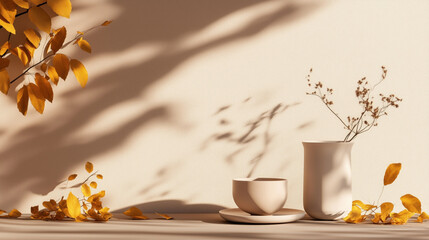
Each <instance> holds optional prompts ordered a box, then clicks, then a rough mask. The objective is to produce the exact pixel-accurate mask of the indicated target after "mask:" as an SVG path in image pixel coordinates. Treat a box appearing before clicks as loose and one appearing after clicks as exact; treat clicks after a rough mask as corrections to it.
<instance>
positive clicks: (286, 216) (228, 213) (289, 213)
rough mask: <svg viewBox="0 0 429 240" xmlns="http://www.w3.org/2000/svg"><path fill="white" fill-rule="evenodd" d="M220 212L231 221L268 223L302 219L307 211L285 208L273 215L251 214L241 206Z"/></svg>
mask: <svg viewBox="0 0 429 240" xmlns="http://www.w3.org/2000/svg"><path fill="white" fill-rule="evenodd" d="M219 214H220V215H221V216H222V217H223V218H224V219H225V220H227V221H231V222H239V223H256V224H268V223H288V222H295V221H297V220H300V219H302V218H303V217H304V215H305V212H304V211H302V210H298V209H290V208H283V209H281V210H279V211H278V212H276V213H274V214H273V215H268V216H261V215H251V214H249V213H247V212H244V211H242V210H241V209H239V208H229V209H223V210H220V211H219Z"/></svg>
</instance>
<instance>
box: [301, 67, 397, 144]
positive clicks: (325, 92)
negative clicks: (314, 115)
mask: <svg viewBox="0 0 429 240" xmlns="http://www.w3.org/2000/svg"><path fill="white" fill-rule="evenodd" d="M381 69H382V74H381V80H380V81H379V82H377V83H376V84H375V85H374V86H372V87H370V86H369V83H368V81H367V80H366V77H363V78H362V79H360V80H358V81H357V87H356V91H355V94H356V97H357V99H358V103H359V105H360V106H361V107H362V112H361V113H360V114H359V115H357V116H347V118H346V119H343V118H341V117H340V116H339V114H338V113H336V112H335V111H334V110H333V109H332V105H333V104H334V102H333V101H332V100H330V99H329V96H331V95H332V94H333V92H334V90H333V89H332V88H328V87H327V88H323V84H322V83H321V82H317V83H314V82H312V81H311V79H310V77H311V73H312V71H313V69H310V73H309V74H308V75H307V78H306V79H307V85H308V87H309V88H311V89H312V90H313V91H311V92H307V95H313V96H316V97H318V98H319V99H320V100H321V101H322V102H323V103H324V104H325V106H326V107H327V108H328V109H329V111H330V112H331V113H333V114H334V115H335V117H336V118H337V119H338V120H339V121H340V122H341V123H342V124H343V126H344V128H345V129H347V131H348V133H347V135H346V136H345V138H344V140H343V141H344V142H350V141H352V140H353V139H355V138H356V137H357V136H358V135H359V134H362V133H364V132H367V131H369V130H370V129H371V128H372V127H375V126H377V125H378V119H379V118H380V117H382V116H385V115H387V109H389V108H391V107H394V108H398V107H399V102H401V101H402V99H401V98H398V97H396V96H395V95H394V94H389V95H384V94H381V93H380V94H379V100H380V105H375V103H374V96H373V95H372V93H373V91H374V89H375V88H376V87H377V86H378V85H379V84H380V83H382V82H383V81H384V80H386V76H387V69H386V68H385V67H384V66H382V67H381Z"/></svg>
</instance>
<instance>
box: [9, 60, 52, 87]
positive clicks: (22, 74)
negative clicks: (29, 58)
mask: <svg viewBox="0 0 429 240" xmlns="http://www.w3.org/2000/svg"><path fill="white" fill-rule="evenodd" d="M52 56H54V54H50V55H48V56H46V57H45V58H44V59H42V60H40V61H39V62H37V63H35V64H34V65H32V66H30V67H28V68H27V69H26V70H25V71H24V72H22V73H21V74H19V75H18V77H16V78H14V79H13V80H12V81H10V84H12V83H14V82H15V81H16V80H18V79H19V78H20V77H22V76H24V75H25V74H26V73H27V72H28V71H30V69H32V68H33V67H35V66H37V65H39V64H41V63H42V62H43V61H45V60H46V59H48V58H50V57H52Z"/></svg>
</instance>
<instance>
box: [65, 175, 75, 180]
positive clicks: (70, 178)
mask: <svg viewBox="0 0 429 240" xmlns="http://www.w3.org/2000/svg"><path fill="white" fill-rule="evenodd" d="M76 177H77V174H72V175H70V176H69V177H68V178H67V180H69V181H72V180H75V179H76Z"/></svg>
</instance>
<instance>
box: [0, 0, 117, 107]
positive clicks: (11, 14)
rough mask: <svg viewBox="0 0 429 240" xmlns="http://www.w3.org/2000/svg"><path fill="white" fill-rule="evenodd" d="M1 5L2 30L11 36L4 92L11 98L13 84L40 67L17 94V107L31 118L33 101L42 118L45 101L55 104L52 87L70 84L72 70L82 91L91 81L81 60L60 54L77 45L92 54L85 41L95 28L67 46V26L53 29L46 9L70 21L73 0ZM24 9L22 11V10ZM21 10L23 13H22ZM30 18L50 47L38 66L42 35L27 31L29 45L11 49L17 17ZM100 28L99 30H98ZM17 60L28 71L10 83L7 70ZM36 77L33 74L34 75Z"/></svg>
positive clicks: (2, 74)
mask: <svg viewBox="0 0 429 240" xmlns="http://www.w3.org/2000/svg"><path fill="white" fill-rule="evenodd" d="M1 3H2V4H0V26H1V27H0V29H4V30H5V31H8V32H9V36H8V40H7V41H6V42H4V43H3V44H2V45H1V47H0V56H1V58H0V92H2V93H3V94H8V91H9V88H10V86H11V84H13V83H15V82H17V81H18V80H19V79H21V78H22V77H23V76H26V75H27V74H28V73H29V71H30V70H34V69H35V67H39V66H40V68H38V69H37V70H36V73H35V74H34V79H33V80H34V81H31V80H30V81H29V82H24V85H22V86H21V87H20V89H19V90H18V94H17V107H18V110H19V111H20V112H21V113H22V114H23V115H26V114H27V110H28V104H29V101H30V102H31V104H32V105H33V107H34V109H35V110H36V111H37V112H39V113H40V114H42V113H43V112H44V108H45V101H46V100H48V101H49V102H52V101H53V97H54V95H53V94H54V93H53V89H52V84H53V85H57V84H58V82H59V79H60V78H61V79H63V80H66V79H67V76H68V73H69V71H70V70H71V71H72V72H73V73H74V75H75V77H76V79H77V81H78V82H79V84H80V85H81V86H82V87H85V86H86V83H87V81H88V72H87V70H86V68H85V66H84V65H83V64H82V63H81V62H80V61H79V60H77V59H70V58H69V57H68V56H66V55H65V54H63V53H60V52H59V51H60V50H62V49H64V48H65V47H67V46H69V45H70V44H72V43H73V45H75V44H77V45H78V46H79V47H80V48H81V49H82V50H83V51H85V52H88V53H91V46H90V44H89V43H88V42H87V41H86V40H85V39H84V35H85V34H87V33H88V32H89V31H91V30H92V29H94V28H95V27H93V28H91V29H89V30H87V31H83V32H81V31H78V32H77V34H76V35H75V36H74V37H73V38H72V39H71V40H69V41H67V42H65V40H66V36H67V29H66V27H65V26H63V27H61V28H59V29H52V27H51V26H52V22H51V17H50V16H49V15H48V14H47V12H46V11H45V10H44V9H43V8H42V6H43V5H47V6H48V7H49V8H50V9H51V10H52V11H53V12H55V13H56V14H57V15H58V16H62V17H66V18H70V13H71V10H72V5H71V2H70V0H47V1H46V0H45V1H43V0H30V1H26V0H25V1H22V0H4V1H2V2H1ZM21 9H22V10H21ZM18 10H20V13H18ZM24 14H28V18H29V20H30V21H31V22H32V23H33V24H34V25H35V26H36V27H37V29H39V30H40V32H42V33H43V32H44V33H46V34H47V35H46V36H47V37H46V38H47V44H46V45H45V46H44V48H43V56H42V57H41V58H42V59H41V60H40V61H37V62H35V63H33V62H34V54H35V51H36V49H38V48H39V47H40V42H41V40H42V35H41V33H39V32H38V31H36V30H34V29H31V28H30V29H25V30H24V31H23V33H24V35H25V41H24V42H23V43H22V44H19V45H18V46H17V47H11V44H10V39H11V36H12V34H16V29H15V27H14V21H15V18H16V17H19V16H22V15H24ZM110 23H111V21H105V22H104V23H102V24H101V25H100V26H107V25H109V24H110ZM96 27H97V26H96ZM12 55H14V56H16V57H18V58H19V60H20V61H21V62H22V64H23V65H24V66H26V68H25V69H24V70H23V71H22V72H21V73H20V74H19V75H18V76H17V77H15V78H13V79H12V80H10V78H9V74H8V71H7V67H9V63H10V60H9V59H8V57H9V56H12ZM29 64H30V65H29ZM32 75H33V73H32Z"/></svg>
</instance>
